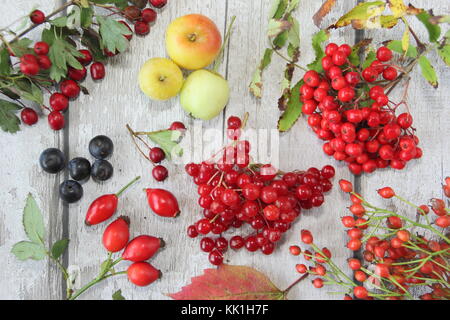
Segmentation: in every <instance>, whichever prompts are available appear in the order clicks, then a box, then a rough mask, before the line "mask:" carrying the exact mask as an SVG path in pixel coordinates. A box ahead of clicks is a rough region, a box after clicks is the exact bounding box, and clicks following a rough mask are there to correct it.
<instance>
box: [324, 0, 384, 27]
mask: <svg viewBox="0 0 450 320" xmlns="http://www.w3.org/2000/svg"><path fill="white" fill-rule="evenodd" d="M385 6H386V3H385V2H384V1H373V2H362V3H359V4H358V5H357V6H356V7H354V8H353V9H352V10H350V11H349V12H347V13H346V14H344V15H343V16H342V17H341V18H339V20H338V21H337V22H336V23H335V24H334V25H332V26H330V27H329V28H340V27H345V26H348V25H349V24H351V23H353V21H355V20H356V21H361V22H363V21H368V20H370V19H373V18H376V17H379V16H380V15H381V13H382V12H383V11H384V9H385Z"/></svg>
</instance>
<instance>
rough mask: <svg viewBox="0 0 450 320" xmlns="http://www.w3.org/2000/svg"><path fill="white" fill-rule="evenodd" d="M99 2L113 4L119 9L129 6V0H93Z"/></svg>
mask: <svg viewBox="0 0 450 320" xmlns="http://www.w3.org/2000/svg"><path fill="white" fill-rule="evenodd" d="M92 2H94V3H97V4H111V5H114V6H115V7H117V8H119V9H124V8H125V7H127V6H128V0H93V1H92Z"/></svg>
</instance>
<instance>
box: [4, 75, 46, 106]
mask: <svg viewBox="0 0 450 320" xmlns="http://www.w3.org/2000/svg"><path fill="white" fill-rule="evenodd" d="M14 84H15V87H13V88H12V90H13V91H16V92H17V94H19V95H20V97H21V98H23V99H26V100H29V101H33V102H36V103H38V104H41V105H42V104H43V102H44V96H43V94H42V91H41V89H39V87H38V86H36V85H35V84H34V83H33V82H31V81H30V80H29V79H19V80H15V81H14Z"/></svg>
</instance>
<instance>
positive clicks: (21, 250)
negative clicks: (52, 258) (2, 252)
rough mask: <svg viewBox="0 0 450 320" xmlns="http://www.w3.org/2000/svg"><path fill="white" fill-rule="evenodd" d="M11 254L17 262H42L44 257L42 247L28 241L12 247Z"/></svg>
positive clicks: (44, 253)
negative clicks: (30, 260) (31, 260)
mask: <svg viewBox="0 0 450 320" xmlns="http://www.w3.org/2000/svg"><path fill="white" fill-rule="evenodd" d="M11 253H12V254H14V255H15V256H16V258H17V259H19V260H28V259H33V260H42V259H44V258H45V256H46V252H45V248H44V246H42V245H41V244H38V243H34V242H29V241H20V242H17V243H16V244H15V245H14V246H13V247H12V249H11Z"/></svg>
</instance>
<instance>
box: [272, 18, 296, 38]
mask: <svg viewBox="0 0 450 320" xmlns="http://www.w3.org/2000/svg"><path fill="white" fill-rule="evenodd" d="M290 28H291V24H290V23H289V22H288V21H286V20H276V19H270V21H269V26H268V27H267V36H268V37H270V38H272V37H277V36H278V35H280V34H281V33H282V32H284V31H286V30H289V29H290Z"/></svg>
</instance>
